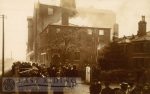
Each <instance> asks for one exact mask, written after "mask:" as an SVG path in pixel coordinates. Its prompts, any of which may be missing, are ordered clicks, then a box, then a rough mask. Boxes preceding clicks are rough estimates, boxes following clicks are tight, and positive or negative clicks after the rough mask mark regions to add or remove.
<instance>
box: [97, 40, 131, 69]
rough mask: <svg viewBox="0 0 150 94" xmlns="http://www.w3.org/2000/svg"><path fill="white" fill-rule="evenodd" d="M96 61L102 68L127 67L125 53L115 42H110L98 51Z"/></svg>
mask: <svg viewBox="0 0 150 94" xmlns="http://www.w3.org/2000/svg"><path fill="white" fill-rule="evenodd" d="M98 61H99V62H98V63H99V66H100V67H101V69H102V70H112V69H126V68H128V67H129V64H128V57H127V55H126V54H125V53H124V52H123V48H122V47H121V46H120V45H119V44H118V43H116V42H112V43H110V44H109V45H107V46H105V47H104V48H103V49H101V50H100V51H99V60H98Z"/></svg>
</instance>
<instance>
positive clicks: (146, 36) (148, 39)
mask: <svg viewBox="0 0 150 94" xmlns="http://www.w3.org/2000/svg"><path fill="white" fill-rule="evenodd" d="M132 41H133V42H136V41H150V35H145V36H142V37H137V38H135V39H133V40H132Z"/></svg>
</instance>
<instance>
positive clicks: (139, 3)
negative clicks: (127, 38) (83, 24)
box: [76, 0, 150, 36]
mask: <svg viewBox="0 0 150 94" xmlns="http://www.w3.org/2000/svg"><path fill="white" fill-rule="evenodd" d="M76 2H77V7H82V8H83V7H84V8H90V7H93V8H96V9H105V10H107V9H108V10H112V11H114V12H115V13H116V22H117V23H118V24H119V34H120V36H123V35H131V34H137V29H138V21H140V20H141V16H142V15H145V17H146V21H147V31H150V24H149V23H150V22H149V21H150V11H149V9H150V6H149V4H150V0H86V2H85V0H76ZM90 19H91V18H90ZM96 19H97V20H96V21H99V19H98V18H96ZM84 20H85V18H84ZM84 20H83V21H84ZM95 23H96V22H95ZM93 25H95V24H93Z"/></svg>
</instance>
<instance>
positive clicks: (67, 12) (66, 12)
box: [60, 0, 76, 25]
mask: <svg viewBox="0 0 150 94" xmlns="http://www.w3.org/2000/svg"><path fill="white" fill-rule="evenodd" d="M60 6H61V7H62V25H69V17H70V16H72V15H74V12H75V9H76V3H75V0H61V2H60Z"/></svg>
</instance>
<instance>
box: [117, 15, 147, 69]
mask: <svg viewBox="0 0 150 94" xmlns="http://www.w3.org/2000/svg"><path fill="white" fill-rule="evenodd" d="M138 25H139V27H138V28H139V29H138V32H137V35H132V36H124V37H123V38H120V39H118V41H117V42H118V43H119V44H120V46H122V49H123V50H124V53H125V54H127V55H128V57H129V62H130V64H131V65H133V66H134V67H135V68H150V31H149V32H146V21H145V16H142V20H141V21H140V22H139V23H138Z"/></svg>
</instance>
